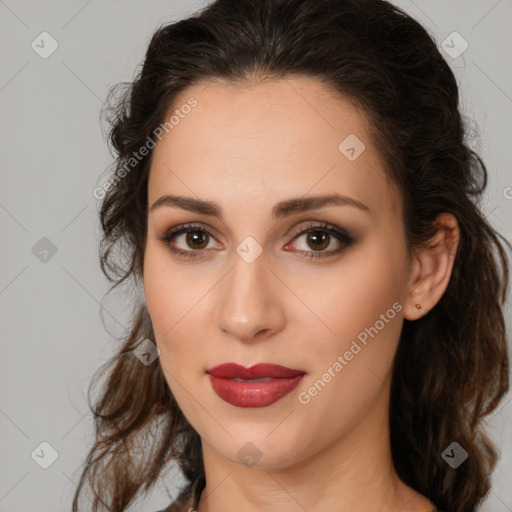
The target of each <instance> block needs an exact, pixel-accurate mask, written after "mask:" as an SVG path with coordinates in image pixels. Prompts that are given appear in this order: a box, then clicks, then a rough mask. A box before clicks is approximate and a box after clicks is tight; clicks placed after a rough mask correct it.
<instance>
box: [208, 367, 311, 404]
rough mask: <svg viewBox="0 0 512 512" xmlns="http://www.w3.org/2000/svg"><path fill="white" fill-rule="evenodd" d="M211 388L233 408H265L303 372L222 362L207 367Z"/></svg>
mask: <svg viewBox="0 0 512 512" xmlns="http://www.w3.org/2000/svg"><path fill="white" fill-rule="evenodd" d="M207 373H208V374H209V375H210V382H211V384H212V387H213V390H214V391H215V393H217V395H219V397H220V398H222V400H224V401H225V402H228V403H229V404H231V405H234V406H236V407H266V406H268V405H271V404H273V403H275V402H277V401H278V400H280V399H281V398H283V397H284V396H285V395H287V394H288V393H290V391H292V390H293V389H294V388H295V387H297V385H298V384H299V382H300V381H301V379H302V377H304V375H306V372H305V371H304V370H293V369H291V368H287V367H286V366H281V365H277V364H257V365H255V366H251V367H250V368H245V367H243V366H240V365H239V364H236V363H225V364H221V365H219V366H214V367H213V368H210V369H209V370H207Z"/></svg>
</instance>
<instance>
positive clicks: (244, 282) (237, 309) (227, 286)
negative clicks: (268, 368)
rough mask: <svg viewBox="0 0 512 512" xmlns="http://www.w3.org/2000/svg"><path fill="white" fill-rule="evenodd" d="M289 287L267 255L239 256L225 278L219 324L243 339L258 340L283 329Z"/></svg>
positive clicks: (219, 326)
mask: <svg viewBox="0 0 512 512" xmlns="http://www.w3.org/2000/svg"><path fill="white" fill-rule="evenodd" d="M284 289H285V287H284V286H283V285H282V283H281V282H280V280H279V279H278V278H277V277H276V275H275V273H274V271H273V270H271V269H270V268H269V267H268V266H267V261H266V259H265V258H264V254H261V255H260V256H259V257H258V258H256V260H255V261H253V262H252V263H248V262H246V261H244V259H243V258H241V257H239V256H238V255H237V256H236V257H235V259H234V264H233V267H232V268H231V270H230V271H229V272H228V275H227V276H226V277H225V279H223V284H222V286H221V287H220V292H219V293H220V295H219V296H218V309H217V318H216V322H217V326H218V328H219V329H220V330H221V331H223V332H224V333H225V334H228V335H229V336H230V337H232V338H234V339H238V340H240V341H258V340H261V339H266V338H269V337H271V336H274V335H275V334H276V333H278V332H279V331H280V330H282V329H283V326H284V324H285V314H284V311H283V307H284V305H283V303H282V300H281V299H282V295H281V293H283V292H284Z"/></svg>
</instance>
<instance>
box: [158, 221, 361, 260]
mask: <svg viewBox="0 0 512 512" xmlns="http://www.w3.org/2000/svg"><path fill="white" fill-rule="evenodd" d="M311 232H313V233H315V232H320V233H322V232H325V233H329V235H332V236H334V238H336V239H337V240H338V241H339V242H340V243H342V244H343V245H342V247H341V248H339V249H336V250H331V251H328V252H327V253H316V252H315V251H298V252H299V253H302V254H303V255H302V256H301V257H303V258H304V259H308V260H313V259H318V258H327V257H331V256H335V255H336V254H338V253H339V252H341V251H342V250H343V249H345V248H347V247H349V246H350V245H352V243H353V242H354V239H353V238H352V237H351V236H350V235H349V234H348V233H347V232H346V231H345V230H343V229H340V228H337V227H336V226H332V225H331V224H327V223H325V222H324V223H322V224H311V225H309V226H307V227H306V229H303V230H301V231H299V232H296V233H294V236H293V239H292V241H293V240H295V239H296V238H299V237H300V236H302V235H304V234H307V233H311ZM182 233H202V234H207V235H208V236H210V237H211V234H210V232H209V231H207V230H206V229H205V228H203V227H202V226H201V225H199V224H183V225H180V226H177V227H176V228H173V229H170V230H169V231H167V232H166V233H165V234H164V236H162V237H159V238H158V239H159V240H160V241H161V242H162V243H163V244H164V245H165V246H166V247H167V248H168V249H169V250H170V251H171V252H172V253H175V254H179V255H180V256H184V257H186V258H195V259H201V258H202V257H203V256H198V255H196V254H197V253H202V252H204V250H205V249H198V250H190V251H184V250H182V249H176V248H174V247H172V246H171V241H172V240H173V239H174V238H175V237H176V236H178V235H181V234H182ZM212 238H213V237H212ZM304 253H305V254H304Z"/></svg>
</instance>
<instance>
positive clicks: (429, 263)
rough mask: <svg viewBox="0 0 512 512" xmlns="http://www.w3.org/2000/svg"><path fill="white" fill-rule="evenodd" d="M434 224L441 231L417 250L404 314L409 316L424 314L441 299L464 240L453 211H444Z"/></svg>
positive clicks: (416, 316)
mask: <svg viewBox="0 0 512 512" xmlns="http://www.w3.org/2000/svg"><path fill="white" fill-rule="evenodd" d="M434 225H435V226H436V229H437V231H436V234H435V235H434V236H433V237H432V239H431V240H430V241H429V242H428V245H427V246H426V247H420V248H417V249H416V250H415V260H414V262H413V264H412V265H411V273H410V276H409V284H408V290H409V292H408V295H407V299H406V300H405V304H404V317H405V318H406V319H407V320H417V319H418V318H421V317H422V316H424V315H426V314H427V313H428V312H429V311H430V310H431V309H432V308H433V307H434V306H435V305H436V304H437V303H438V301H439V300H440V299H441V297H442V296H443V293H444V292H445V290H446V288H447V287H448V283H449V281H450V276H451V274H452V269H453V263H454V261H455V256H456V254H457V249H458V246H459V240H460V229H459V224H458V222H457V219H456V218H455V217H454V216H453V215H452V214H450V213H442V214H440V215H438V217H437V218H436V220H435V221H434ZM417 304H419V305H420V306H421V308H418V307H417V306H416V305H417Z"/></svg>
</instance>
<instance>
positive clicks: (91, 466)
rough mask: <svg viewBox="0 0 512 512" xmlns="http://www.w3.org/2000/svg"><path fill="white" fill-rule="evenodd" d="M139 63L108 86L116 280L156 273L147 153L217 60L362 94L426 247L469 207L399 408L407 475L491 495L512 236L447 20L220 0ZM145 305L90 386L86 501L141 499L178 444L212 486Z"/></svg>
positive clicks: (237, 74) (319, 5) (454, 504)
mask: <svg viewBox="0 0 512 512" xmlns="http://www.w3.org/2000/svg"><path fill="white" fill-rule="evenodd" d="M136 75H137V76H136V77H135V79H134V80H133V82H122V83H120V84H117V85H116V86H114V87H113V88H112V89H111V90H110V92H109V95H108V99H107V102H106V111H107V112H108V114H109V116H108V122H109V123H110V130H109V137H108V140H109V143H110V144H111V146H112V147H113V149H114V150H115V162H114V164H113V165H112V168H111V169H109V173H110V174H109V176H110V178H109V183H108V186H105V187H104V188H103V189H101V194H100V196H101V197H100V198H101V199H102V202H101V208H100V212H99V215H100V220H101V228H102V239H101V245H100V262H101V268H102V271H103V272H104V274H105V275H106V276H107V278H108V279H109V280H110V283H112V287H111V290H113V289H114V288H116V287H117V286H118V285H120V284H121V283H125V284H126V283H128V284H129V285H130V286H131V287H133V289H136V288H137V287H140V286H141V283H142V275H143V274H142V270H143V263H144V262H143V254H144V247H145V241H146V223H147V206H148V204H147V183H148V173H149V169H150V161H151V155H152V151H151V150H150V151H149V153H148V154H147V155H145V156H144V157H140V155H139V153H138V151H139V150H140V148H141V147H143V146H144V145H147V141H148V140H150V139H151V140H153V141H155V130H156V129H157V128H158V127H159V126H160V125H161V124H163V123H164V122H165V121H166V119H167V117H166V116H167V115H168V113H169V112H170V109H171V108H172V107H175V106H176V105H173V102H174V100H175V98H176V96H177V94H178V93H180V92H181V91H183V90H184V89H186V88H187V87H190V86H191V85H194V84H197V83H199V82H204V83H207V81H209V80H212V79H216V78H219V79H224V80H228V81H231V82H237V83H253V82H254V81H257V80H259V79H265V78H266V77H271V78H286V77H291V76H294V75H295V76H307V77H312V78H315V79H318V80H319V81H321V82H322V83H325V84H326V85H328V86H330V87H332V88H334V89H335V90H337V91H339V93H340V94H342V95H343V96H344V97H345V98H348V99H349V100H351V101H353V103H354V104H355V105H356V106H357V107H358V108H359V109H360V111H361V112H362V113H363V114H364V115H365V116H366V117H367V119H368V120H369V122H370V125H371V130H372V137H373V139H374V142H375V144H376V145H377V147H378V149H379V150H380V152H381V154H382V155H383V158H384V160H385V162H386V166H387V175H388V178H389V180H390V182H391V183H394V184H395V185H396V186H397V187H398V189H399V190H400V193H401V195H402V197H403V222H404V225H405V231H406V235H407V241H408V247H409V249H413V248H415V247H420V246H422V245H423V244H425V243H427V242H428V241H429V239H430V238H431V237H432V236H433V235H434V232H435V219H436V217H437V216H438V215H439V214H440V213H442V212H449V213H451V214H453V215H454V216H455V217H456V219H457V221H458V223H459V226H460V231H461V238H460V244H459V248H458V252H457V255H456V258H455V262H454V267H453V272H452V275H451V278H450V281H449V284H448V287H447V289H446V291H445V293H444V295H443V296H442V298H441V299H440V301H439V302H438V303H437V304H436V306H435V307H434V308H433V309H432V310H431V311H430V312H428V314H427V315H425V316H423V317H422V318H420V319H418V320H417V321H408V320H404V324H403V329H402V333H401V337H400V341H399V345H398V349H397V353H396V357H395V361H394V366H393V375H392V383H391V403H390V411H389V412H390V415H389V421H390V428H391V448H392V455H393V460H394V464H395V467H396V470H397V473H398V475H399V477H400V478H401V479H402V480H403V481H404V482H405V483H406V484H408V485H409V486H411V487H412V488H413V489H415V490H416V491H418V492H419V493H421V494H423V495H424V496H426V497H427V498H429V499H430V500H431V501H432V502H434V503H435V504H436V505H437V507H439V508H440V509H441V510H444V511H449V512H472V511H475V510H477V507H478V505H479V504H480V503H481V501H482V500H483V499H484V497H485V496H486V495H487V493H488V492H489V489H490V474H491V472H492V470H493V469H494V467H495V464H496V461H497V453H498V452H497V449H496V447H495V446H493V444H492V443H491V442H490V439H489V438H488V437H487V436H486V435H485V431H484V426H485V422H484V418H485V417H486V416H487V415H489V414H490V413H491V412H492V411H493V410H495V409H496V408H497V406H498V404H499V402H500V400H501V399H502V397H503V395H504V394H505V393H506V391H507V390H508V386H509V380H508V379H509V375H508V371H509V359H508V353H507V342H506V332H505V331H506V328H505V323H504V317H503V310H502V308H503V306H504V301H505V300H506V295H507V292H508V280H509V261H508V256H507V253H506V250H505V245H504V244H506V245H507V247H508V248H509V249H510V248H511V245H510V243H509V242H508V241H507V240H506V239H505V238H503V236H501V235H500V234H499V233H497V232H496V231H495V230H494V229H493V227H492V226H491V225H490V224H489V223H488V221H487V220H486V218H485V216H484V215H483V213H482V211H481V209H480V200H481V198H482V194H483V191H484V189H485V187H486V185H487V170H486V167H485V164H484V162H483V161H482V159H481V158H480V157H479V155H478V154H477V153H476V152H475V151H474V150H473V149H471V148H470V147H469V142H470V141H468V138H469V134H470V132H472V131H473V129H470V127H469V120H467V119H466V118H465V117H463V115H462V114H461V112H460V111H459V92H458V88H457V83H456V79H455V77H454V74H453V73H452V71H451V69H450V67H449V66H448V64H447V63H446V61H445V60H444V58H443V56H442V55H441V53H440V51H439V50H438V48H437V46H436V43H435V41H434V39H433V38H432V36H430V35H429V33H428V32H427V31H426V30H425V29H424V28H423V27H422V26H421V25H420V24H419V23H418V22H417V21H415V20H414V19H412V18H411V17H410V16H408V15H407V14H406V13H405V12H403V11H402V10H400V9H399V8H397V7H395V6H393V5H392V4H390V3H388V2H386V1H384V0H217V1H215V2H213V3H211V4H210V5H208V6H207V7H205V8H204V9H202V10H201V11H199V12H198V13H197V14H196V15H194V16H192V17H189V18H187V19H184V20H181V21H178V22H175V23H170V24H164V25H161V26H160V27H159V28H158V29H157V30H156V32H155V33H154V35H153V36H152V38H151V41H150V43H149V46H148V48H147V53H146V55H145V60H144V63H143V66H142V68H141V69H140V70H138V71H137V73H136ZM111 151H112V149H111ZM135 153H137V155H139V157H138V158H137V161H136V162H135V163H134V161H133V155H134V154H135ZM130 159H132V160H130ZM128 162H130V166H129V167H127V163H128ZM123 169H124V171H123V172H121V170H123ZM127 169H128V171H127ZM132 320H133V322H132V324H131V325H130V329H129V333H128V334H127V335H126V336H124V337H121V338H120V339H119V342H120V346H119V348H118V350H117V352H116V353H115V355H114V356H113V357H112V358H111V359H110V360H109V361H108V362H107V363H106V364H104V365H103V366H102V367H101V368H100V369H99V370H98V371H97V373H96V374H95V376H94V378H93V381H92V384H94V383H97V382H98V381H99V378H100V377H103V376H105V377H106V378H105V381H104V382H102V384H101V390H100V393H99V395H98V396H97V397H96V398H94V405H91V401H92V399H91V396H90V393H91V388H92V384H91V387H90V388H89V395H88V399H89V405H90V407H91V410H92V412H93V414H94V421H95V443H94V445H93V446H92V448H91V449H90V451H89V453H88V456H87V458H86V460H85V463H84V466H83V469H82V474H81V478H80V482H79V484H78V488H77V490H76V493H75V496H74V499H73V512H77V511H78V498H79V495H81V492H82V490H83V489H84V486H85V484H86V483H87V484H90V486H91V488H92V490H93V496H92V498H90V499H91V501H92V506H93V510H94V511H96V510H98V506H99V505H100V504H103V505H104V506H105V507H107V509H108V510H111V511H112V512H122V511H124V510H126V508H127V507H128V506H129V505H130V504H131V503H133V502H134V501H135V499H136V498H138V497H139V496H140V494H141V493H147V492H148V491H149V489H150V488H151V487H152V486H153V485H154V484H155V483H156V481H157V479H158V477H159V476H160V475H161V474H162V472H163V471H164V469H168V467H169V466H168V465H169V464H170V463H171V462H174V461H175V462H177V464H178V465H179V468H180V469H181V470H182V472H183V474H184V476H185V477H186V479H187V480H188V482H189V484H188V485H187V487H185V489H187V488H190V487H191V483H192V482H193V481H194V480H196V479H199V480H201V482H202V486H203V487H204V482H205V475H204V467H203V460H202V451H201V443H200V438H199V435H198V434H197V432H196V431H195V430H194V428H193V427H192V426H191V425H190V424H189V423H188V421H187V420H186V418H185V417H184V415H183V414H182V412H181V410H180V408H179V406H178V404H177V402H176V401H175V399H174V397H173V395H172V394H171V392H170V390H169V387H168V385H167V383H166V380H165V378H164V374H163V370H162V368H161V366H160V363H159V360H158V359H157V360H156V361H155V363H154V364H151V365H144V364H141V362H140V361H139V360H138V358H136V357H134V354H133V352H134V350H135V349H136V348H137V347H138V345H139V344H140V343H141V342H142V341H143V340H145V339H147V338H149V339H150V340H154V333H153V329H152V325H151V321H150V317H149V315H148V311H147V309H146V306H145V304H144V303H143V302H141V303H136V304H135V306H134V309H133V317H132ZM454 441H456V442H458V443H459V444H460V445H461V446H462V447H463V448H464V449H465V450H466V451H467V452H468V454H469V459H468V461H467V462H465V463H463V464H462V465H461V466H460V467H458V468H457V469H456V470H455V469H452V468H451V467H450V466H449V465H448V464H447V463H446V462H445V461H444V460H443V459H442V457H441V454H442V452H443V451H444V450H445V448H447V447H448V446H449V445H450V444H451V443H452V442H454Z"/></svg>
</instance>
